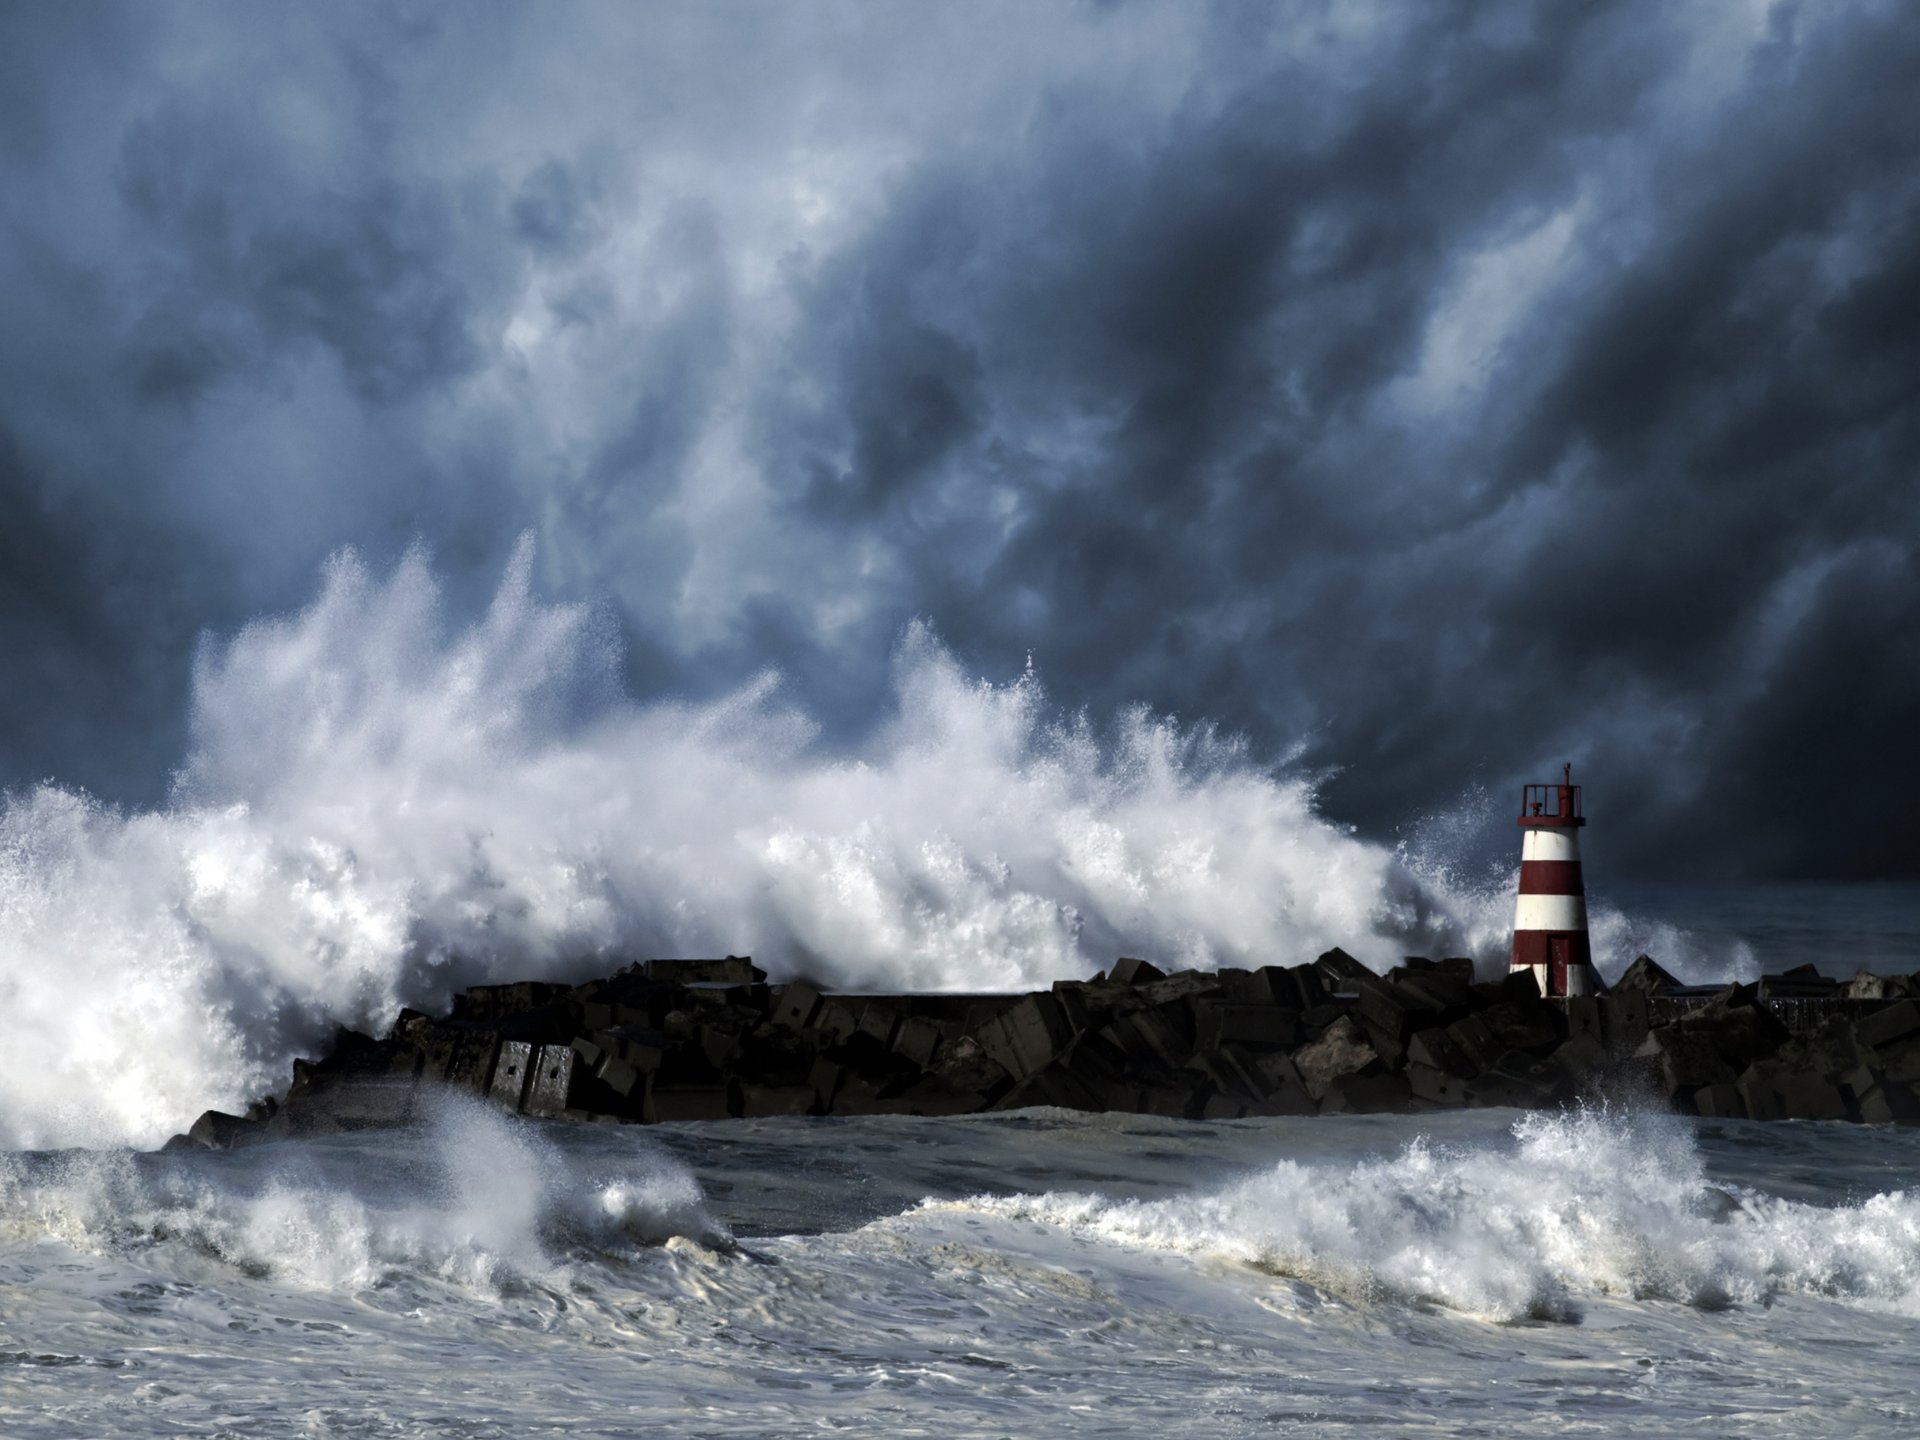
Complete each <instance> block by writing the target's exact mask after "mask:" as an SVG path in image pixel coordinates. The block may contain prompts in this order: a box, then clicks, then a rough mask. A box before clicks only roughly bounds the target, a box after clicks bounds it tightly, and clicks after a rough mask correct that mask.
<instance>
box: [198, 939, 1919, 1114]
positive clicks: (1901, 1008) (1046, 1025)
mask: <svg viewBox="0 0 1920 1440" xmlns="http://www.w3.org/2000/svg"><path fill="white" fill-rule="evenodd" d="M1917 997H1920V980H1917V979H1916V977H1904V976H1896V977H1879V976H1870V975H1865V974H1862V975H1861V976H1859V977H1857V978H1856V979H1855V980H1854V981H1853V982H1851V983H1843V982H1837V981H1833V980H1828V979H1825V978H1823V977H1821V976H1820V975H1818V974H1817V973H1816V972H1814V971H1813V970H1812V969H1811V967H1805V968H1803V969H1801V970H1799V971H1794V972H1789V973H1788V974H1786V975H1779V976H1768V977H1766V978H1764V979H1763V980H1761V981H1759V982H1756V983H1752V984H1745V985H1737V984H1736V985H1728V986H1724V987H1720V988H1717V989H1715V988H1709V987H1687V986H1682V985H1679V984H1678V983H1676V982H1675V981H1674V980H1673V978H1672V977H1671V976H1670V975H1668V974H1667V973H1666V972H1665V971H1663V970H1662V969H1661V968H1660V967H1659V966H1658V965H1657V964H1656V963H1655V962H1654V961H1652V960H1651V959H1650V958H1648V957H1646V956H1642V957H1640V959H1638V960H1636V961H1635V962H1634V964H1633V965H1632V966H1630V967H1629V968H1628V970H1627V972H1626V973H1625V974H1624V975H1623V976H1622V977H1621V978H1620V980H1619V981H1617V982H1616V983H1615V984H1614V986H1613V987H1612V988H1611V989H1610V990H1609V991H1608V993H1606V994H1604V995H1597V996H1586V997H1575V998H1570V999H1545V998H1543V997H1541V995H1540V994H1539V993H1538V991H1537V989H1536V988H1535V985H1534V981H1533V978H1532V976H1531V975H1530V974H1528V973H1527V972H1524V971H1522V972H1516V973H1514V974H1511V975H1508V976H1506V977H1504V978H1502V979H1500V980H1496V981H1479V982H1476V981H1475V980H1474V979H1473V966H1472V962H1471V961H1469V960H1467V959H1464V958H1458V959H1444V960H1429V959H1424V958H1419V957H1412V958H1409V959H1408V960H1407V962H1406V963H1405V964H1404V965H1402V966H1400V967H1397V968H1396V969H1394V970H1392V971H1391V972H1389V973H1388V974H1386V975H1378V974H1375V973H1374V972H1372V971H1370V970H1368V969H1367V968H1366V967H1365V966H1363V965H1361V964H1360V963H1359V962H1358V961H1357V960H1355V959H1353V957H1351V956H1350V955H1348V954H1347V953H1346V952H1345V951H1343V950H1339V949H1334V950H1330V951H1327V952H1326V953H1325V954H1323V955H1321V956H1320V957H1319V958H1318V959H1316V960H1314V961H1312V962H1310V963H1306V964H1300V965H1294V966H1288V967H1281V966H1267V967H1264V968H1262V969H1259V970H1219V971H1192V970H1189V971H1179V972H1175V973H1173V974H1167V973H1164V972H1163V971H1161V970H1160V969H1159V968H1157V967H1155V966H1154V965H1152V964H1150V963H1148V962H1146V961H1142V960H1137V959H1122V960H1120V961H1118V962H1117V963H1116V964H1115V965H1114V966H1113V967H1112V968H1111V969H1110V970H1107V971H1104V972H1102V973H1100V974H1099V975H1096V976H1095V977H1093V978H1092V979H1090V980H1086V981H1060V982H1057V983H1056V984H1055V985H1054V986H1053V987H1052V989H1051V990H1046V991H1036V992H1031V993H1027V994H991V995H988V994H982V995H960V994H926V995H884V994H849V993H841V992H832V991H827V990H823V989H822V988H821V987H819V986H817V985H815V984H813V983H811V982H809V981H805V980H795V981H792V982H789V983H787V984H783V985H769V984H768V983H767V976H766V975H765V973H764V972H762V971H761V970H759V969H758V968H757V967H755V966H754V965H753V964H752V962H751V961H750V960H748V959H746V958H743V957H738V956H728V957H725V958H721V959H712V960H650V961H646V962H643V963H639V964H634V965H630V966H628V967H626V968H624V969H622V970H620V971H618V972H617V973H615V974H612V975H608V976H606V977H604V978H601V979H596V980H591V981H588V982H587V983H585V984H582V985H578V986H573V987H567V986H562V985H557V984H547V983H539V982H523V983H519V984H509V985H492V986H482V987H476V988H474V989H470V990H467V991H465V992H464V993H462V994H461V995H460V996H458V997H457V998H456V1000H455V1003H454V1006H453V1009H452V1011H451V1013H449V1014H447V1015H443V1016H430V1015H425V1014H420V1013H418V1012H414V1011H406V1012H403V1013H402V1014H401V1016H400V1017H399V1019H398V1020H397V1021H396V1023H395V1024H394V1026H393V1027H392V1029H391V1030H390V1031H389V1033H388V1034H387V1035H385V1036H384V1037H379V1038H375V1037H372V1036H368V1035H362V1034H357V1033H354V1032H351V1031H344V1030H343V1031H341V1032H339V1034H338V1035H337V1036H336V1037H335V1042H334V1044H333V1046H332V1047H331V1049H330V1050H329V1051H328V1053H326V1054H325V1055H323V1056H320V1057H318V1058H316V1059H313V1060H301V1061H296V1062H295V1065H294V1074H293V1077H292V1081H291V1084H290V1085H289V1087H288V1088H287V1090H286V1091H285V1092H284V1093H283V1094H280V1095H276V1096H271V1097H266V1098H263V1099H262V1100H261V1101H259V1102H258V1103H256V1104H255V1105H253V1106H252V1107H251V1108H250V1109H249V1110H248V1111H247V1113H245V1114H244V1115H231V1114H225V1113H222V1112H219V1111H208V1112H207V1113H206V1114H204V1115H202V1116H201V1117H200V1119H199V1120H198V1121H196V1122H195V1123H194V1125H193V1126H192V1127H191V1129H190V1130H189V1131H188V1132H187V1133H186V1134H185V1135H181V1136H176V1137H175V1139H174V1140H173V1141H170V1142H169V1144H171V1145H204V1146H208V1147H211V1148H216V1149H224V1148H230V1147H233V1146H236V1145H245V1144H250V1143H255V1142H258V1141H262V1140H268V1139H274V1138H279V1137H288V1136H299V1135H312V1134H325V1133H331V1132H335V1131H339V1130H352V1129H364V1128H372V1127H380V1126H388V1125H397V1124H405V1123H408V1122H409V1121H410V1120H411V1119H412V1118H414V1116H415V1113H416V1110H417V1107H419V1106H420V1105H421V1104H422V1103H423V1095H424V1094H425V1093H427V1092H429V1091H431V1090H432V1089H434V1088H436V1087H440V1086H452V1087H457V1088H461V1089H465V1090H467V1091H470V1092H472V1093H474V1094H477V1095H481V1096H484V1097H486V1098H487V1099H488V1100H490V1101H491V1102H492V1103H494V1104H496V1105H498V1106H500V1107H501V1108H503V1109H505V1110H509V1111H513V1112H517V1113H522V1114H528V1115H536V1116H549V1117H567V1118H572V1119H577V1120H586V1121H601V1122H609V1123H658V1122H663V1121H676V1120H722V1119H729V1118H735V1117H759V1116H770V1115H876V1114H911V1115H954V1114H971V1113H977V1112H981V1111H987V1110H1012V1109H1022V1108H1027V1107H1033V1106H1057V1107H1060V1108H1064V1109H1071V1110H1088V1111H1119V1112H1128V1113H1136V1114H1151V1115H1163V1116H1170V1117H1186V1118H1191V1119H1235V1118H1240V1117H1242V1116H1249V1115H1311V1114H1343V1113H1365V1112H1419V1111H1423V1110H1435V1109H1450V1108H1458V1107H1465V1106H1517V1107H1523V1108H1553V1107H1559V1106H1566V1105H1571V1104H1576V1103H1579V1102H1580V1101H1582V1100H1589V1099H1596V1098H1629V1099H1633V1100H1636V1101H1648V1100H1652V1101H1656V1102H1657V1101H1662V1100H1663V1101H1664V1102H1665V1103H1666V1104H1668V1105H1670V1106H1672V1107H1673V1108H1674V1109H1676V1110H1680V1111H1682V1112H1686V1113H1696V1114H1700V1115H1707V1116H1720V1117H1730V1118H1748V1119H1755V1120H1773V1119H1811V1120H1852V1121H1859V1122H1866V1123H1885V1122H1898V1123H1905V1124H1911V1123H1916V1122H1920V998H1917Z"/></svg>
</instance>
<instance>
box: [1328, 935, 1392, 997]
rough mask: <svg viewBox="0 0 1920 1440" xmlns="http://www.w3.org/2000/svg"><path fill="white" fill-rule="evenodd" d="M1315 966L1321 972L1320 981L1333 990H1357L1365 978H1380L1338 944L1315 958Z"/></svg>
mask: <svg viewBox="0 0 1920 1440" xmlns="http://www.w3.org/2000/svg"><path fill="white" fill-rule="evenodd" d="M1313 968H1314V969H1316V970H1318V971H1319V972H1320V983H1321V984H1323V985H1324V986H1325V987H1326V988H1327V989H1328V990H1329V991H1332V992H1339V991H1343V990H1346V991H1351V990H1356V989H1358V988H1359V986H1360V983H1361V982H1362V981H1363V980H1374V979H1378V978H1379V977H1378V976H1376V975H1375V974H1374V973H1373V971H1371V970H1369V969H1368V968H1367V967H1366V966H1364V965H1362V964H1361V963H1360V962H1359V961H1358V960H1356V959H1354V958H1353V956H1351V955H1349V954H1348V953H1347V952H1346V951H1344V950H1342V949H1341V948H1340V947H1339V946H1338V945H1336V946H1334V947H1333V949H1331V950H1328V951H1326V952H1325V953H1324V954H1322V955H1321V956H1320V958H1319V959H1317V960H1315V961H1314V962H1313Z"/></svg>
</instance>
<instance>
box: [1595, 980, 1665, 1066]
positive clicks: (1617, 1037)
mask: <svg viewBox="0 0 1920 1440" xmlns="http://www.w3.org/2000/svg"><path fill="white" fill-rule="evenodd" d="M1600 1028H1601V1032H1602V1039H1604V1040H1605V1042H1606V1046H1607V1049H1608V1050H1609V1051H1611V1052H1612V1053H1613V1054H1614V1055H1615V1056H1616V1057H1619V1058H1624V1057H1625V1056H1628V1055H1631V1054H1633V1053H1634V1052H1635V1051H1637V1050H1638V1049H1639V1048H1640V1047H1641V1046H1642V1045H1644V1044H1645V1043H1646V1039H1647V1032H1648V1031H1649V1030H1651V1029H1652V1028H1653V1017H1652V1014H1651V1012H1650V1009H1649V1006H1648V1004H1647V994H1646V992H1645V991H1644V990H1618V989H1616V990H1614V991H1612V992H1611V993H1609V994H1606V995H1602V996H1601V997H1600Z"/></svg>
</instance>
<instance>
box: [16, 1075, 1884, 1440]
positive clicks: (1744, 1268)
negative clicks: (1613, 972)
mask: <svg viewBox="0 0 1920 1440" xmlns="http://www.w3.org/2000/svg"><path fill="white" fill-rule="evenodd" d="M1916 1167H1920V1134H1916V1133H1914V1132H1910V1131H1895V1130H1885V1129H1874V1128H1868V1127H1848V1126H1841V1125H1803V1124H1784V1125H1772V1126H1763V1125H1754V1124H1746V1123H1729V1122H1695V1121H1690V1120H1683V1119H1678V1118H1675V1117H1670V1116H1660V1115H1652V1114H1630V1113H1606V1112H1597V1113H1572V1114H1564V1115H1520V1114H1515V1113H1511V1112H1498V1111H1476V1112H1462V1113H1456V1114H1446V1115H1432V1116H1424V1117H1418V1118H1409V1117H1387V1116H1379V1117H1344V1118H1343V1117H1320V1118H1310V1119H1291V1120H1247V1121H1236V1122H1228V1123H1204V1124H1203V1123H1196V1122H1178V1121H1168V1120H1156V1119H1151V1118H1142V1117H1133V1116H1125V1117H1121V1116H1089V1115H1075V1114H1067V1113H1063V1112H1056V1111H1034V1112H1025V1113H1020V1114H1011V1115H991V1116H978V1117H964V1118H956V1119H917V1118H893V1117H881V1118H870V1119H844V1120H842V1119H812V1120H808V1119H782V1120H760V1121H735V1122H727V1123H719V1124H708V1125H687V1126H661V1127H654V1128H650V1129H638V1128H622V1127H610V1126H597V1125H586V1124H567V1123H558V1124H551V1123H550V1124H544V1125H542V1124H536V1123H535V1122H530V1121H526V1120H522V1119H517V1118H514V1117H508V1116H505V1115H502V1114H498V1113H496V1112H492V1111H489V1110H486V1109H484V1108H482V1107H481V1106H480V1104H479V1102H474V1101H467V1102H458V1101H454V1100H451V1099H449V1100H448V1101H447V1103H446V1105H445V1106H444V1107H443V1108H442V1110H441V1111H440V1112H439V1113H438V1114H437V1115H436V1116H435V1117H434V1118H433V1119H432V1120H430V1121H429V1122H427V1123H426V1124H424V1125H422V1126H421V1127H419V1128H418V1129H415V1130H411V1131H392V1132H381V1133H368V1134H362V1135H357V1136H340V1137H331V1138H328V1139H324V1140H316V1141H310V1142H288V1143H282V1144H274V1145H265V1146H261V1147H258V1148H256V1149H252V1150H246V1151H241V1152H235V1153H227V1154H217V1153H211V1152H199V1153H167V1154H136V1153H131V1152H127V1151H110V1152H99V1151H65V1152H41V1153H23V1154H14V1155H12V1156H10V1157H7V1158H6V1159H5V1160H4V1161H0V1287H4V1289H3V1290H0V1293H3V1294H4V1296H5V1303H4V1309H0V1430H3V1431H4V1433H6V1434H8V1435H11V1436H19V1437H37V1436H47V1437H62V1440H65V1437H73V1436H93V1435H99V1436H136V1435H180V1434H204V1435H232V1436H248V1437H259V1436H280V1435H286V1436H313V1435H324V1436H417V1435H464V1436H501V1437H507V1436H525V1435H536V1434H547V1433H554V1434H559V1433H565V1434H568V1435H574V1436H620V1435H636V1434H641V1435H653V1434H658V1435H793V1434H803V1433H816V1432H817V1433H833V1434H850V1435H886V1436H899V1435H936V1436H943V1437H957V1436H974V1435H979V1436H1004V1435H1016V1436H1018V1435H1051V1434H1087V1435H1137V1434H1153V1433H1161V1434H1180V1435H1189V1434H1191V1435H1265V1434H1316V1435H1317V1434H1340V1433H1366V1434H1389V1435H1519V1434H1537V1433H1540V1431H1541V1429H1542V1427H1543V1426H1545V1427H1550V1428H1551V1429H1553V1430H1554V1431H1556V1432H1564V1433H1592V1434H1606V1435H1675V1434H1706V1435H1755V1434H1778V1435H1792V1436H1806V1435H1861V1434H1881V1435H1911V1434H1913V1433H1915V1432H1916V1429H1917V1428H1920V1398H1917V1397H1920V1361H1916V1359H1915V1358H1914V1357H1915V1355H1916V1353H1917V1352H1920V1194H1916V1193H1914V1177H1915V1174H1916Z"/></svg>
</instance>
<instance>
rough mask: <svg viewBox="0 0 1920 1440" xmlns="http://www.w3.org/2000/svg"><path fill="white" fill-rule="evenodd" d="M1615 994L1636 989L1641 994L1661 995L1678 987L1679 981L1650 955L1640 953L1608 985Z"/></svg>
mask: <svg viewBox="0 0 1920 1440" xmlns="http://www.w3.org/2000/svg"><path fill="white" fill-rule="evenodd" d="M1608 988H1609V990H1610V991H1611V993H1613V994H1615V995H1619V994H1623V993H1625V992H1626V991H1629V990H1637V991H1639V992H1640V993H1641V994H1643V995H1663V994H1665V993H1666V992H1667V991H1669V990H1677V989H1679V988H1680V982H1679V981H1678V980H1676V979H1674V978H1673V976H1671V975H1669V974H1668V973H1667V972H1666V971H1665V970H1663V969H1661V968H1660V966H1659V965H1658V964H1657V963H1655V961H1654V959H1653V957H1652V956H1650V955H1641V956H1638V957H1636V958H1635V960H1634V962H1633V963H1632V964H1631V965H1629V966H1628V967H1627V968H1626V971H1625V972H1624V973H1623V974H1622V975H1621V976H1620V978H1619V979H1618V980H1616V981H1614V982H1613V984H1612V985H1611V986H1609V987H1608Z"/></svg>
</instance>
